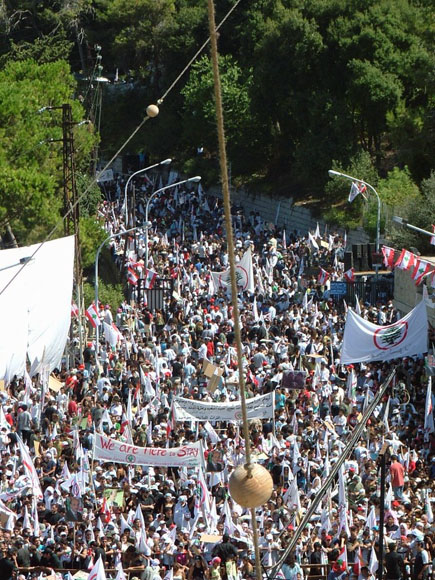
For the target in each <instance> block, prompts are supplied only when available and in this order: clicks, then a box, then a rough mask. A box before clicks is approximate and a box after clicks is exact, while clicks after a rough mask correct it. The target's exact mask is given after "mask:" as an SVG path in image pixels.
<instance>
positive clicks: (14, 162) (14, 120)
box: [0, 61, 94, 243]
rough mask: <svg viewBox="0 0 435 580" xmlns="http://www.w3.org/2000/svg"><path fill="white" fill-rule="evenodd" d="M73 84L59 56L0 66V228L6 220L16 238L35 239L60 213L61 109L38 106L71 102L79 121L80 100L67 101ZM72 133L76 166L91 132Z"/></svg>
mask: <svg viewBox="0 0 435 580" xmlns="http://www.w3.org/2000/svg"><path fill="white" fill-rule="evenodd" d="M74 88H75V83H74V79H73V78H72V76H71V74H70V71H69V66H68V64H67V63H66V62H64V61H58V62H55V63H46V64H42V65H38V64H36V63H35V62H33V61H22V62H16V63H8V64H7V66H6V67H5V68H4V69H3V70H1V71H0V229H1V228H2V227H3V226H4V224H5V223H6V222H7V221H8V222H9V223H10V224H11V226H12V229H13V230H14V232H15V234H16V236H17V238H18V240H19V242H21V243H22V242H30V241H35V239H37V238H38V236H39V239H40V237H41V236H42V235H44V233H46V232H47V231H48V230H49V229H50V228H51V227H52V226H53V225H54V224H55V223H56V221H57V220H58V219H59V217H60V209H61V207H62V201H63V198H62V187H63V176H62V144H61V143H60V142H59V140H60V139H61V138H62V128H61V121H62V118H61V111H60V110H58V109H55V110H52V111H49V110H44V111H41V112H39V111H40V109H42V108H43V107H59V106H61V105H62V104H63V103H66V102H71V103H72V106H73V118H75V119H77V120H81V119H82V118H83V110H82V108H81V105H80V103H79V102H78V101H72V96H73V92H74ZM74 133H75V140H76V149H77V166H78V167H79V168H80V165H81V163H82V162H83V161H84V160H87V159H88V155H89V153H90V151H91V149H92V147H93V144H94V137H93V135H92V133H91V132H90V130H89V126H83V127H77V128H76V129H75V130H74ZM86 162H87V161H86ZM60 231H62V229H61V230H60Z"/></svg>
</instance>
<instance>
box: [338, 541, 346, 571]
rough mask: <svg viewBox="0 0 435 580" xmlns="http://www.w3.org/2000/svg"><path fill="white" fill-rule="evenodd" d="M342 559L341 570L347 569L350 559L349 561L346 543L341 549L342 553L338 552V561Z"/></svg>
mask: <svg viewBox="0 0 435 580" xmlns="http://www.w3.org/2000/svg"><path fill="white" fill-rule="evenodd" d="M339 560H341V561H342V563H343V564H342V566H340V568H341V570H347V566H348V561H347V549H346V545H344V546H343V547H342V548H341V549H340V553H339V554H338V557H337V562H338V561H339Z"/></svg>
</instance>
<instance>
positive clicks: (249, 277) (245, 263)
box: [211, 248, 255, 293]
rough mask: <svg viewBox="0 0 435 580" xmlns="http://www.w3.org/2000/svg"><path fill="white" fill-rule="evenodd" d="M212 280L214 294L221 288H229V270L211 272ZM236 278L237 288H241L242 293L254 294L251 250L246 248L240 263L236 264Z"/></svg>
mask: <svg viewBox="0 0 435 580" xmlns="http://www.w3.org/2000/svg"><path fill="white" fill-rule="evenodd" d="M211 276H212V278H213V285H214V289H215V292H217V291H218V290H219V289H221V288H230V287H231V281H230V269H229V268H228V269H227V270H225V272H211ZM236 278H237V286H238V287H241V288H242V290H243V291H246V292H252V293H253V292H254V290H255V285H254V270H253V268H252V254H251V248H248V249H247V250H246V252H245V253H244V254H243V256H242V259H241V260H240V262H238V263H237V264H236Z"/></svg>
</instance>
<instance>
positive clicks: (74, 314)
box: [71, 302, 79, 318]
mask: <svg viewBox="0 0 435 580" xmlns="http://www.w3.org/2000/svg"><path fill="white" fill-rule="evenodd" d="M78 315H79V307H78V306H77V304H75V302H72V303H71V318H77V316H78Z"/></svg>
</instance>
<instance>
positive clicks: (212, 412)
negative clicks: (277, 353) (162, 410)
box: [174, 392, 275, 421]
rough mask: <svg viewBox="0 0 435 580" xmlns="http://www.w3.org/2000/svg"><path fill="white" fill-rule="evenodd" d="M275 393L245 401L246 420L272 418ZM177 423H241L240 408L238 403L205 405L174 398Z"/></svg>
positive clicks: (199, 402) (204, 403)
mask: <svg viewBox="0 0 435 580" xmlns="http://www.w3.org/2000/svg"><path fill="white" fill-rule="evenodd" d="M274 403H275V393H273V392H272V393H267V395H261V396H260V397H254V398H253V399H247V401H246V411H247V415H248V419H270V418H273V416H274ZM174 410H175V418H176V420H177V421H241V420H242V408H241V405H240V402H239V401H232V402H230V403H206V402H204V401H194V400H191V399H184V398H183V397H175V398H174Z"/></svg>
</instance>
